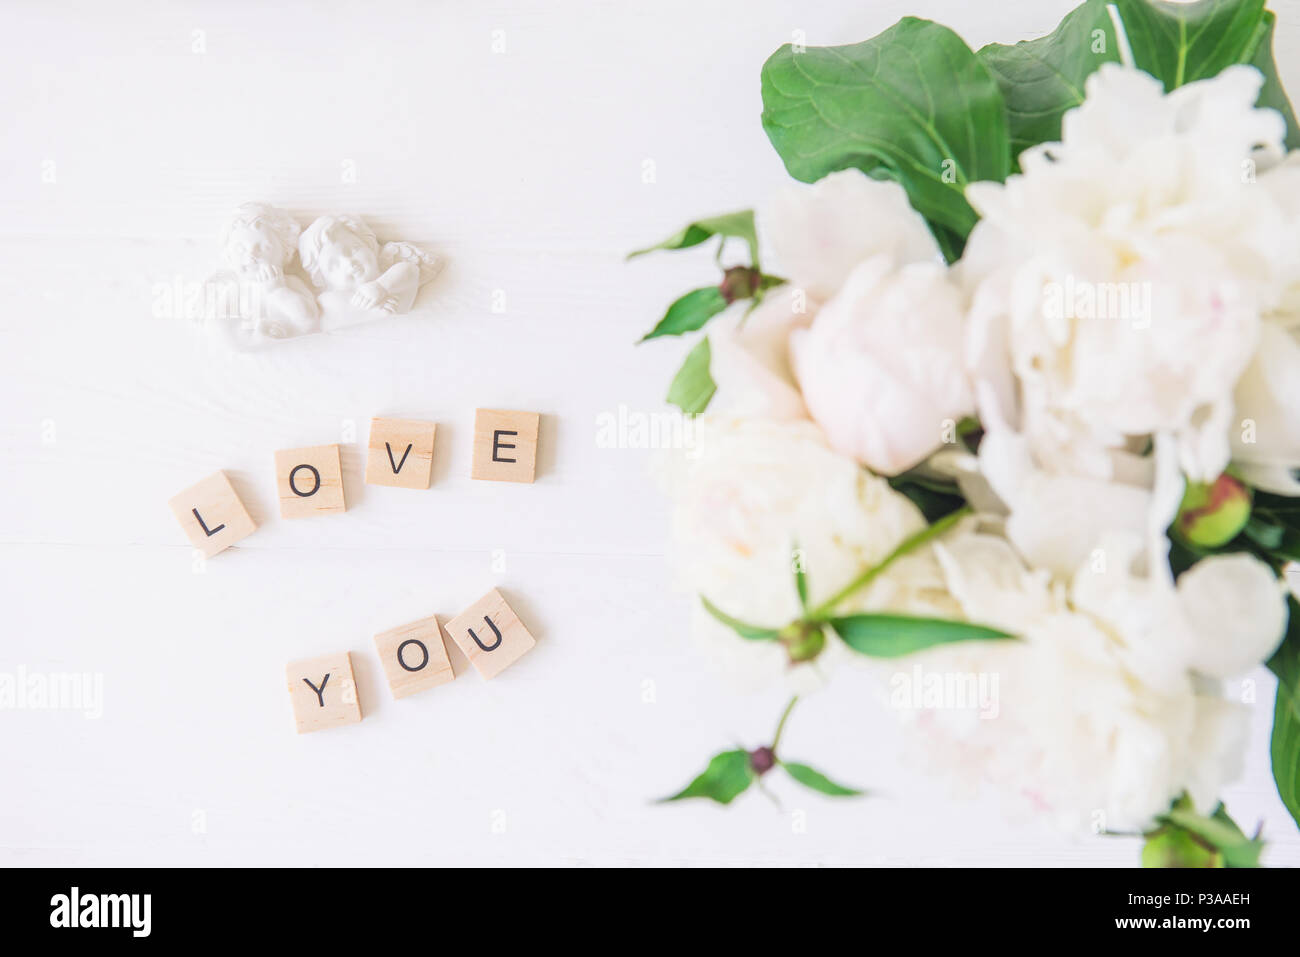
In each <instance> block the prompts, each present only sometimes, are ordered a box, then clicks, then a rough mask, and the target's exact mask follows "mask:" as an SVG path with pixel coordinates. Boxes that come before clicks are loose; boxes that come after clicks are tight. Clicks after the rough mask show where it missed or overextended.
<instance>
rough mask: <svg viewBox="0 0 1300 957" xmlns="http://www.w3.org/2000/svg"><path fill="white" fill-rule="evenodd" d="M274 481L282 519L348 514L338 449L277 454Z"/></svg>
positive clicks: (314, 448)
mask: <svg viewBox="0 0 1300 957" xmlns="http://www.w3.org/2000/svg"><path fill="white" fill-rule="evenodd" d="M275 481H276V485H277V486H278V490H279V495H280V517H281V518H309V517H311V516H312V515H330V514H333V513H335V512H343V511H346V510H347V507H348V506H347V502H346V501H345V500H344V498H343V464H342V461H341V460H340V458H339V447H338V446H337V445H314V446H311V447H309V448H305V449H284V450H282V451H279V452H276V453H275Z"/></svg>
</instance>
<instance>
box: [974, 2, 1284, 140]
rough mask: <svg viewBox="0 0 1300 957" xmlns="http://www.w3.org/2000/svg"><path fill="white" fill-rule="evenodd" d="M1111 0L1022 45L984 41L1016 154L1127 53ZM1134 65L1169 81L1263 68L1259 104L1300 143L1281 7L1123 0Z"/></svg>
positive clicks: (1050, 135)
mask: <svg viewBox="0 0 1300 957" xmlns="http://www.w3.org/2000/svg"><path fill="white" fill-rule="evenodd" d="M1106 6H1107V4H1106V2H1105V0H1087V2H1086V3H1083V4H1082V5H1080V6H1079V7H1076V8H1075V9H1074V10H1072V11H1071V12H1070V13H1068V14H1066V16H1065V19H1063V20H1062V21H1061V23H1060V25H1059V26H1058V27H1057V28H1056V30H1055V31H1053V32H1052V33H1051V34H1049V35H1048V36H1045V37H1039V38H1038V39H1036V40H1026V41H1023V42H1021V43H1016V44H1014V45H1010V46H1008V45H1005V44H1001V43H991V44H989V45H988V46H986V47H983V48H982V49H981V50H980V51H979V58H980V59H981V60H982V61H983V62H984V64H985V65H986V66H988V68H989V70H990V72H991V73H992V74H993V76H994V78H995V79H996V80H997V82H998V86H999V88H1000V89H1001V91H1002V96H1003V98H1004V99H1005V100H1006V105H1007V117H1008V123H1009V128H1010V137H1011V148H1012V155H1013V157H1019V155H1020V154H1021V153H1022V152H1023V151H1024V150H1025V149H1027V148H1028V147H1030V146H1034V145H1037V144H1038V143H1044V142H1054V141H1056V140H1059V139H1060V138H1061V116H1062V114H1064V113H1065V111H1066V110H1069V109H1073V108H1074V107H1076V106H1078V105H1079V104H1080V103H1082V102H1083V96H1084V86H1085V81H1086V80H1087V78H1088V76H1089V74H1091V73H1092V72H1093V71H1094V70H1096V69H1097V68H1098V67H1099V66H1101V64H1103V63H1107V62H1115V61H1118V60H1119V50H1120V46H1119V40H1118V38H1117V37H1116V34H1115V27H1114V24H1113V23H1112V21H1111V18H1110V15H1109V13H1108V12H1107V10H1106ZM1116 6H1117V9H1118V11H1119V15H1120V19H1121V20H1122V22H1123V24H1124V31H1125V33H1126V35H1127V36H1128V39H1129V43H1130V45H1131V47H1132V49H1133V59H1134V61H1135V63H1136V65H1137V66H1138V67H1139V68H1140V69H1142V70H1145V71H1146V72H1148V73H1150V74H1151V75H1152V76H1154V77H1156V78H1157V79H1159V80H1160V81H1161V82H1162V83H1163V84H1164V87H1165V89H1166V90H1172V89H1175V88H1176V87H1179V86H1182V85H1183V84H1185V83H1190V82H1192V81H1193V80H1198V79H1204V78H1206V77H1211V76H1216V75H1218V74H1219V73H1220V72H1221V71H1222V70H1223V69H1224V68H1226V67H1229V66H1232V65H1233V64H1236V63H1249V64H1251V65H1252V66H1255V67H1257V68H1258V69H1259V70H1260V72H1261V73H1263V74H1264V79H1265V83H1264V88H1263V90H1262V91H1261V93H1260V98H1259V105H1260V106H1263V107H1269V108H1272V109H1275V110H1277V111H1278V112H1280V113H1281V114H1282V116H1283V118H1284V119H1285V120H1286V123H1287V139H1286V143H1287V146H1288V148H1291V149H1294V148H1296V147H1297V146H1298V145H1300V138H1298V137H1297V130H1296V120H1295V114H1294V113H1293V112H1292V110H1291V104H1290V102H1289V101H1288V100H1287V96H1286V92H1285V91H1284V90H1283V89H1282V84H1281V81H1280V80H1279V79H1278V76H1277V66H1276V64H1275V63H1274V61H1273V25H1274V20H1275V17H1274V16H1273V14H1272V13H1269V12H1268V11H1267V10H1265V9H1264V0H1200V2H1197V3H1155V2H1152V0H1117V3H1116Z"/></svg>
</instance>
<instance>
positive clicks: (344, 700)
mask: <svg viewBox="0 0 1300 957" xmlns="http://www.w3.org/2000/svg"><path fill="white" fill-rule="evenodd" d="M285 677H286V678H287V679H288V681H289V700H290V701H292V702H293V718H294V721H295V722H296V723H297V725H298V733H299V734H306V733H307V732H308V731H321V730H323V729H325V728H337V727H339V726H341V725H345V724H356V723H357V722H358V721H360V720H361V704H360V702H359V701H358V700H357V684H356V682H355V681H354V680H353V678H352V656H351V655H350V654H349V653H347V652H346V651H345V652H343V653H342V654H338V655H323V656H322V657H320V658H304V659H303V660H301V661H291V662H290V663H289V666H288V667H287V668H286V669H285Z"/></svg>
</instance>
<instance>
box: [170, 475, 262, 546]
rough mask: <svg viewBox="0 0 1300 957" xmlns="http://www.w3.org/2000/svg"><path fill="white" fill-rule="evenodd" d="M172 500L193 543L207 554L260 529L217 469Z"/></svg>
mask: <svg viewBox="0 0 1300 957" xmlns="http://www.w3.org/2000/svg"><path fill="white" fill-rule="evenodd" d="M168 504H169V505H170V506H171V509H172V512H173V513H174V514H175V516H176V521H178V522H180V523H181V527H182V528H184V529H185V534H186V535H188V536H189V539H190V543H191V544H192V545H193V546H194V547H195V548H197V549H198V550H199V551H200V552H202V553H203V555H204V557H207V558H211V557H212V556H213V555H215V554H217V552H219V551H222V550H223V549H226V548H229V547H230V546H231V545H233V544H235V542H237V541H239V540H240V539H241V538H247V537H248V536H249V535H251V534H253V532H255V531H256V530H257V523H256V522H254V521H253V519H252V517H251V516H250V515H249V514H248V509H246V508H244V503H243V502H241V501H240V500H239V496H238V495H237V494H236V493H235V487H234V486H233V485H231V484H230V479H229V478H227V477H226V473H225V472H214V473H213V474H211V475H209V476H208V477H207V478H205V479H204V480H203V481H202V482H199V483H198V484H197V485H193V486H191V487H189V488H187V489H186V490H185V491H183V492H181V493H180V494H179V495H176V496H174V497H173V498H172V500H171V501H170V502H168Z"/></svg>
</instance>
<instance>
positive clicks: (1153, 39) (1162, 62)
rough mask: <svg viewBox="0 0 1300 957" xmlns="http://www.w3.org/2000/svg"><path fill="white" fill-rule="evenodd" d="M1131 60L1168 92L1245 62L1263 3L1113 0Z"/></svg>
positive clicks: (1249, 0)
mask: <svg viewBox="0 0 1300 957" xmlns="http://www.w3.org/2000/svg"><path fill="white" fill-rule="evenodd" d="M1116 6H1117V7H1118V9H1119V15H1120V19H1121V20H1122V21H1123V23H1124V32H1125V33H1127V34H1128V40H1129V44H1130V45H1131V46H1132V48H1133V59H1134V61H1135V62H1136V63H1137V65H1138V66H1139V67H1140V68H1141V69H1143V70H1146V71H1147V72H1148V73H1150V74H1151V75H1152V76H1154V77H1155V78H1156V79H1158V80H1160V81H1161V82H1162V83H1164V85H1165V89H1166V90H1173V89H1176V88H1177V87H1180V86H1182V85H1183V84H1184V83H1191V82H1192V81H1193V80H1202V79H1205V78H1206V77H1210V76H1217V75H1218V74H1219V73H1220V72H1221V71H1222V70H1223V69H1225V68H1226V67H1230V66H1232V65H1233V64H1234V63H1248V62H1250V59H1251V58H1252V57H1253V56H1254V55H1255V48H1256V46H1257V45H1258V44H1259V37H1258V36H1257V31H1258V30H1259V26H1260V23H1261V21H1262V20H1263V19H1264V0H1197V2H1195V3H1167V2H1161V0H1116Z"/></svg>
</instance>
